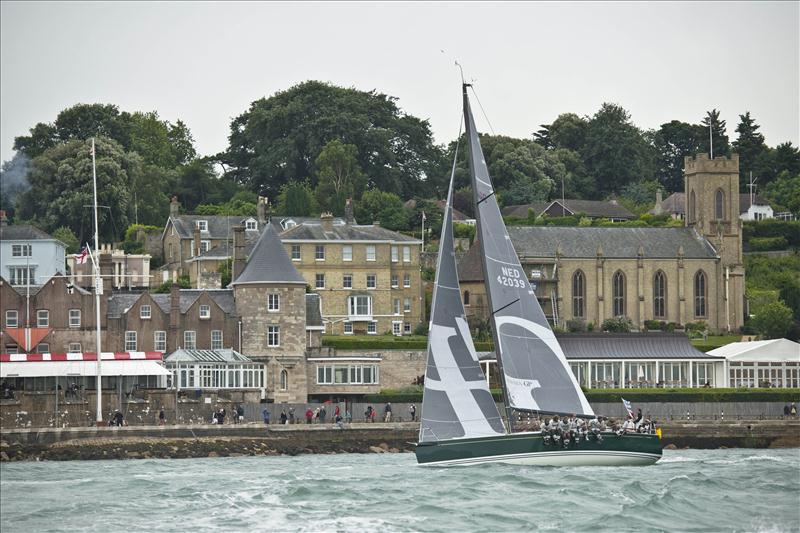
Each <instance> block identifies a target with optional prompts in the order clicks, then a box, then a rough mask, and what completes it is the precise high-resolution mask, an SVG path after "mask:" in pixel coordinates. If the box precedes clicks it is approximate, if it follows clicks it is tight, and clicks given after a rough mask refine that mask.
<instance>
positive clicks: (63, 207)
mask: <svg viewBox="0 0 800 533" xmlns="http://www.w3.org/2000/svg"><path fill="white" fill-rule="evenodd" d="M90 148H91V144H90V143H88V142H86V141H80V140H70V141H68V142H66V143H64V144H59V145H56V146H53V147H52V148H49V149H47V150H45V151H44V152H43V153H42V154H41V155H39V156H38V157H36V158H35V159H34V160H33V165H32V169H31V171H30V172H29V174H28V181H29V182H30V185H31V188H30V189H28V190H27V191H26V192H25V193H24V194H23V195H22V196H21V198H20V200H19V202H18V206H19V207H18V213H19V216H21V217H22V218H24V219H28V220H30V221H32V222H33V223H34V224H35V225H37V226H39V227H41V228H42V229H44V230H45V231H47V232H52V231H54V230H56V229H57V228H59V227H61V226H66V227H67V228H69V229H70V230H71V231H72V232H73V233H74V234H75V235H76V236H77V237H78V240H79V242H87V241H88V240H90V239H91V238H92V236H93V233H94V229H93V218H92V216H93V215H92V210H91V209H90V208H89V207H87V206H91V205H92V204H93V190H92V157H91V155H90V153H89V152H90ZM96 159H97V194H98V204H99V205H102V206H107V207H108V209H104V208H101V209H99V210H98V217H99V222H100V223H99V226H100V240H101V241H102V242H111V241H113V240H115V239H119V238H120V237H121V236H122V234H123V232H124V231H125V228H127V227H128V223H129V221H130V219H129V216H128V214H129V213H130V203H131V193H130V188H129V184H130V183H131V182H134V181H136V179H137V178H138V177H139V174H140V172H141V158H140V157H139V156H138V155H137V154H135V153H130V152H125V151H124V150H123V149H122V147H121V146H120V144H119V143H117V142H116V141H114V140H112V139H108V138H105V137H98V138H97V139H96Z"/></svg>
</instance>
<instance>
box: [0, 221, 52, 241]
mask: <svg viewBox="0 0 800 533" xmlns="http://www.w3.org/2000/svg"><path fill="white" fill-rule="evenodd" d="M44 240H48V241H58V239H56V238H55V237H53V236H52V235H48V234H47V233H45V232H43V231H42V230H40V229H39V228H35V227H33V226H30V225H28V224H14V225H11V226H0V241H44ZM59 242H61V241H59ZM62 244H63V243H62ZM65 246H66V245H65Z"/></svg>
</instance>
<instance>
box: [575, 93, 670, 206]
mask: <svg viewBox="0 0 800 533" xmlns="http://www.w3.org/2000/svg"><path fill="white" fill-rule="evenodd" d="M580 153H581V156H582V157H583V161H584V164H585V165H586V170H587V172H588V173H589V174H590V175H592V176H593V177H594V179H595V182H596V184H597V192H598V194H599V195H600V196H602V197H605V196H607V195H609V194H612V193H617V192H619V191H620V190H621V189H622V188H623V187H625V186H626V185H627V184H629V183H631V182H635V181H640V180H651V179H653V177H654V176H655V159H656V152H655V150H654V149H653V148H652V146H651V145H650V144H649V143H648V142H647V141H646V140H645V138H644V136H643V134H642V132H641V131H640V130H639V129H638V128H637V127H636V126H634V125H633V123H632V122H631V117H630V114H629V113H628V112H627V111H626V110H625V109H623V108H622V107H621V106H619V105H616V104H609V103H605V104H603V105H602V107H601V108H600V110H599V111H598V112H597V113H595V114H594V115H593V116H592V118H591V119H590V120H589V123H588V127H587V129H586V138H585V141H584V146H583V148H582V149H581V150H580Z"/></svg>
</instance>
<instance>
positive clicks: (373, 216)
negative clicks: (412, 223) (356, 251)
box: [355, 189, 409, 230]
mask: <svg viewBox="0 0 800 533" xmlns="http://www.w3.org/2000/svg"><path fill="white" fill-rule="evenodd" d="M355 216H356V220H358V221H360V222H361V223H362V224H371V223H373V222H380V225H381V226H383V227H385V228H388V229H392V230H407V229H408V226H409V213H408V211H407V210H406V209H405V207H404V206H403V201H402V200H400V197H399V196H397V195H396V194H394V193H392V192H384V191H379V190H377V189H372V190H369V191H366V192H365V193H364V194H363V195H362V196H361V201H360V202H359V203H357V204H356V212H355Z"/></svg>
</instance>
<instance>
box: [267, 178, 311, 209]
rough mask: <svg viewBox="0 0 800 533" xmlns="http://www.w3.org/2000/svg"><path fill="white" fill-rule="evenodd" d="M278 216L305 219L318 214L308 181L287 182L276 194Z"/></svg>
mask: <svg viewBox="0 0 800 533" xmlns="http://www.w3.org/2000/svg"><path fill="white" fill-rule="evenodd" d="M277 209H278V214H280V215H290V216H298V217H306V216H309V215H312V214H316V213H317V212H318V209H317V205H316V201H315V200H314V192H313V191H312V190H311V185H309V183H308V181H307V180H306V181H294V180H292V181H289V182H288V183H284V184H283V185H281V192H280V193H278V205H277Z"/></svg>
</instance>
